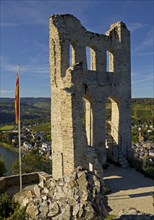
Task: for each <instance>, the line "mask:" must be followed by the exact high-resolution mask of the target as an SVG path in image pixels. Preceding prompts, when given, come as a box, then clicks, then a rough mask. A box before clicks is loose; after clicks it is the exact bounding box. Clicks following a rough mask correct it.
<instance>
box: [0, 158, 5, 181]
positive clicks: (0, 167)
mask: <svg viewBox="0 0 154 220" xmlns="http://www.w3.org/2000/svg"><path fill="white" fill-rule="evenodd" d="M6 171H7V170H6V167H5V164H4V161H3V160H1V159H0V177H1V176H3V175H4V173H5V172H6Z"/></svg>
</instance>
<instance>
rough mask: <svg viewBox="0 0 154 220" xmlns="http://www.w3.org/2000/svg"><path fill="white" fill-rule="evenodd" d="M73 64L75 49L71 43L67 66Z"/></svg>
mask: <svg viewBox="0 0 154 220" xmlns="http://www.w3.org/2000/svg"><path fill="white" fill-rule="evenodd" d="M74 64H75V50H74V47H73V45H72V44H70V45H69V66H73V65H74Z"/></svg>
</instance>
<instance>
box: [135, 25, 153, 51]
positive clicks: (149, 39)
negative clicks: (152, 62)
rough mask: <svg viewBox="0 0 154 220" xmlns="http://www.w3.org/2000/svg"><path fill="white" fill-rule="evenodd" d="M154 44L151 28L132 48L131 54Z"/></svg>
mask: <svg viewBox="0 0 154 220" xmlns="http://www.w3.org/2000/svg"><path fill="white" fill-rule="evenodd" d="M153 45H154V32H153V29H151V30H150V31H149V32H147V34H146V35H145V38H144V40H143V41H142V42H141V43H140V44H139V45H138V46H137V47H135V48H134V49H133V51H132V52H133V54H138V53H139V52H141V51H143V50H145V49H147V48H150V50H151V48H153Z"/></svg>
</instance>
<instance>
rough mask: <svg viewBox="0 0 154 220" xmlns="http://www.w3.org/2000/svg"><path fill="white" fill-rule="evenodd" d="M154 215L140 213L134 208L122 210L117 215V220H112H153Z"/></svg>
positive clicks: (115, 219)
mask: <svg viewBox="0 0 154 220" xmlns="http://www.w3.org/2000/svg"><path fill="white" fill-rule="evenodd" d="M153 219H154V215H150V214H146V213H142V212H140V211H138V210H136V209H135V208H130V209H128V210H125V209H124V210H122V211H121V212H120V213H119V216H118V217H117V218H114V219H113V220H153Z"/></svg>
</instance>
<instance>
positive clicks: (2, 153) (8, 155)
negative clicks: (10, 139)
mask: <svg viewBox="0 0 154 220" xmlns="http://www.w3.org/2000/svg"><path fill="white" fill-rule="evenodd" d="M17 158H18V154H17V153H15V152H12V151H10V150H8V149H6V148H4V147H1V146H0V159H2V160H3V161H4V163H5V167H6V169H7V172H6V173H5V174H6V175H7V176H8V175H11V170H10V168H11V164H12V163H13V161H15V159H17Z"/></svg>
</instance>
